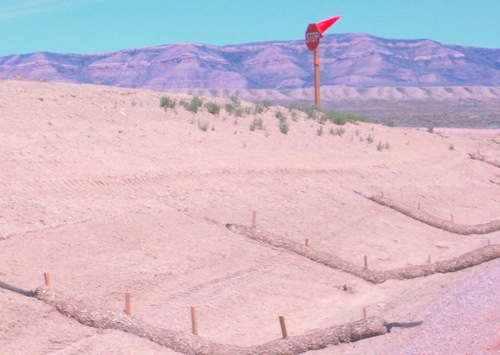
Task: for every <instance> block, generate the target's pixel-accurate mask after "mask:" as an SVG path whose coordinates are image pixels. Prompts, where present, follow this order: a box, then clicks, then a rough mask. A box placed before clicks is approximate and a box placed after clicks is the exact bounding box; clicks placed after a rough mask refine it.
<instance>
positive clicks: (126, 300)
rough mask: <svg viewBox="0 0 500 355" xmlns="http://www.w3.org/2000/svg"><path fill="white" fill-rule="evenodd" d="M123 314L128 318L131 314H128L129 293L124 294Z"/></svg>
mask: <svg viewBox="0 0 500 355" xmlns="http://www.w3.org/2000/svg"><path fill="white" fill-rule="evenodd" d="M125 314H126V315H127V316H129V315H130V314H131V312H130V293H128V292H127V293H126V294H125Z"/></svg>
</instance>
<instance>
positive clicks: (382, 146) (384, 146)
mask: <svg viewBox="0 0 500 355" xmlns="http://www.w3.org/2000/svg"><path fill="white" fill-rule="evenodd" d="M390 147H391V146H390V144H389V142H386V143H385V144H382V142H378V144H377V150H378V151H379V152H381V151H382V150H384V149H389V148H390Z"/></svg>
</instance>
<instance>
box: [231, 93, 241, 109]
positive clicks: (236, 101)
mask: <svg viewBox="0 0 500 355" xmlns="http://www.w3.org/2000/svg"><path fill="white" fill-rule="evenodd" d="M229 100H231V102H232V103H233V104H234V106H240V99H239V98H238V96H235V95H232V96H231V97H230V98H229Z"/></svg>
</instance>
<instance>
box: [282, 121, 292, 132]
mask: <svg viewBox="0 0 500 355" xmlns="http://www.w3.org/2000/svg"><path fill="white" fill-rule="evenodd" d="M289 129H290V128H289V127H288V122H286V120H285V121H283V122H281V123H280V132H281V133H283V134H288V131H289Z"/></svg>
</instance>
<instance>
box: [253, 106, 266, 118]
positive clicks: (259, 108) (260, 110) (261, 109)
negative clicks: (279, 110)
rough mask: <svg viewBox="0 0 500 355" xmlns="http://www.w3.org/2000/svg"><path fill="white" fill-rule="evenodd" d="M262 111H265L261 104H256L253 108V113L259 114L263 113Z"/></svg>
mask: <svg viewBox="0 0 500 355" xmlns="http://www.w3.org/2000/svg"><path fill="white" fill-rule="evenodd" d="M262 112H264V106H262V105H261V104H255V106H254V108H253V113H255V114H257V115H258V114H261V113H262Z"/></svg>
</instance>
